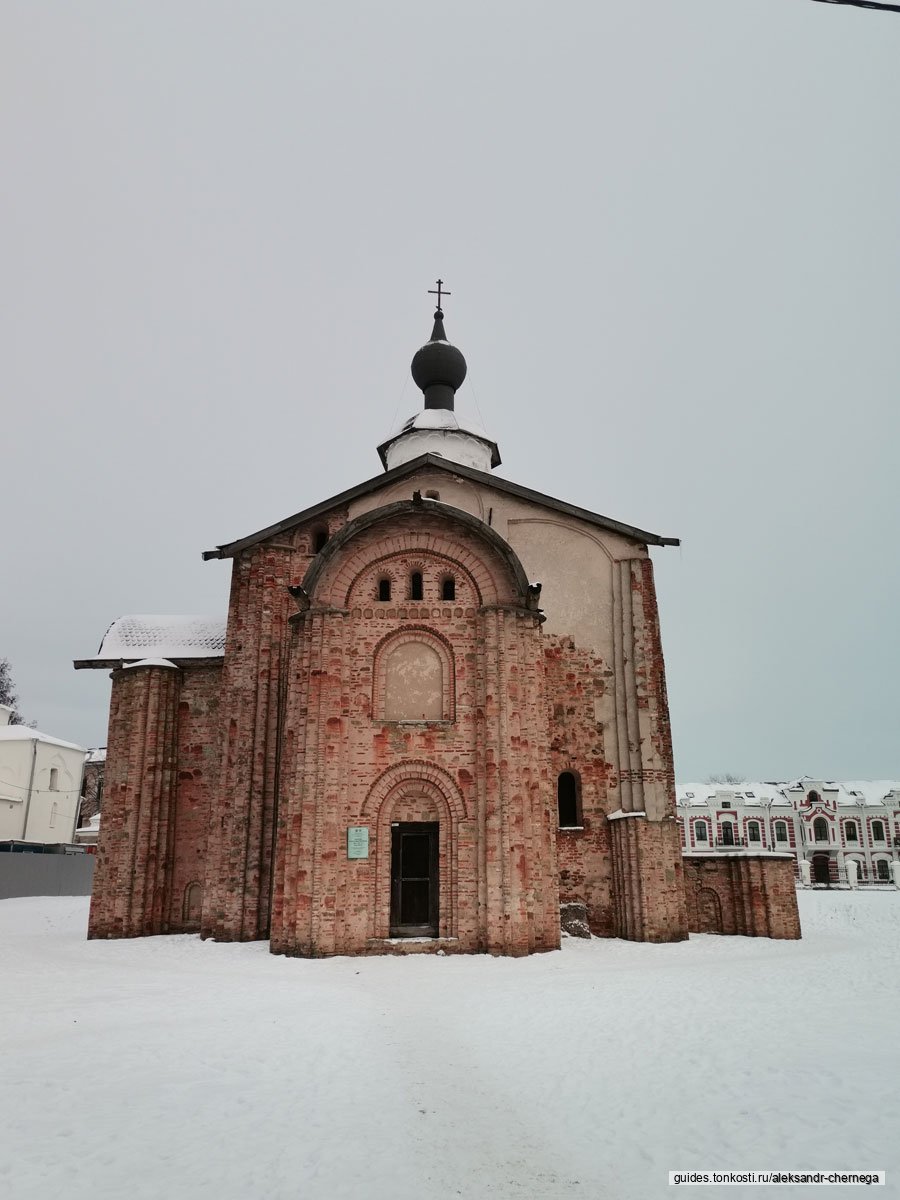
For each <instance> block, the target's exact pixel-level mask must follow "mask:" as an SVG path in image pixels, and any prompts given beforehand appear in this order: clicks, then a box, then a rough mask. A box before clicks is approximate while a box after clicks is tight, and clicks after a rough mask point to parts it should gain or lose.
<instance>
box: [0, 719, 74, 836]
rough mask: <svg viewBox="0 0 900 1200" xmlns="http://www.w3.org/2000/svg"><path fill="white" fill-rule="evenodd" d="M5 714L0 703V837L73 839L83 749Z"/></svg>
mask: <svg viewBox="0 0 900 1200" xmlns="http://www.w3.org/2000/svg"><path fill="white" fill-rule="evenodd" d="M9 716H10V710H9V709H8V708H7V707H6V706H4V705H0V841H23V842H43V843H49V844H52V843H57V842H63V843H68V842H71V841H73V838H74V834H75V824H76V820H77V817H78V802H79V797H80V795H81V780H82V775H83V771H84V760H85V755H86V753H87V752H86V751H85V750H84V749H83V747H81V746H76V745H75V744H74V743H72V742H64V741H61V740H60V739H59V738H54V737H50V736H49V735H48V734H45V733H40V732H39V731H38V730H36V729H29V728H28V727H27V726H24V725H10V724H9V723H8V722H9Z"/></svg>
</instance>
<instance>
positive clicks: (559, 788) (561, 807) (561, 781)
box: [556, 771, 581, 829]
mask: <svg viewBox="0 0 900 1200" xmlns="http://www.w3.org/2000/svg"><path fill="white" fill-rule="evenodd" d="M578 800H579V796H578V778H577V776H576V775H575V773H574V772H573V771H563V772H562V773H561V774H560V776H559V778H558V779H557V781H556V808H557V812H558V813H559V827H560V829H579V828H580V827H581V819H580V815H579V812H578V810H579V807H580V805H579V803H578Z"/></svg>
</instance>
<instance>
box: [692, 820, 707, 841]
mask: <svg viewBox="0 0 900 1200" xmlns="http://www.w3.org/2000/svg"><path fill="white" fill-rule="evenodd" d="M694 840H695V841H697V842H705V841H708V838H707V829H706V822H705V821H695V822H694Z"/></svg>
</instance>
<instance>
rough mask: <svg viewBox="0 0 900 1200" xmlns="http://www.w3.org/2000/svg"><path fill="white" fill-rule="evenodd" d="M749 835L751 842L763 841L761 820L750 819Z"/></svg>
mask: <svg viewBox="0 0 900 1200" xmlns="http://www.w3.org/2000/svg"><path fill="white" fill-rule="evenodd" d="M747 837H748V839H749V840H750V841H751V842H761V841H762V837H761V835H760V831H759V821H750V822H749V823H748V825H747Z"/></svg>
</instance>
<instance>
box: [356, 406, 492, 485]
mask: <svg viewBox="0 0 900 1200" xmlns="http://www.w3.org/2000/svg"><path fill="white" fill-rule="evenodd" d="M378 453H379V455H380V457H381V461H382V463H383V464H384V466H385V467H386V468H388V469H392V468H394V467H398V466H401V465H402V464H403V463H405V462H409V461H411V460H413V459H415V458H418V457H419V456H420V455H422V454H434V455H437V456H438V457H440V458H446V459H448V460H449V461H450V462H454V463H458V464H460V465H462V466H468V467H474V468H475V469H476V470H479V471H490V470H491V468H492V467H499V466H500V451H499V450H498V449H497V443H496V442H495V441H493V440H492V439H491V438H490V437H488V435H487V434H486V433H485V431H484V430H483V429H482V428H481V426H480V425H478V424H476V422H475V421H473V420H471V419H470V418H468V417H465V418H462V417H461V416H460V414H459V413H458V412H455V411H454V410H452V409H447V408H424V409H420V410H419V412H415V413H413V415H412V416H411V417H409V418H408V419H407V420H406V421H404V422H403V424H402V425H401V426H400V427H399V428H398V429H395V430H394V432H393V433H392V434H391V435H390V437H389V438H388V439H387V441H385V442H382V443H381V445H380V446H379V447H378Z"/></svg>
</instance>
